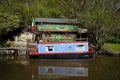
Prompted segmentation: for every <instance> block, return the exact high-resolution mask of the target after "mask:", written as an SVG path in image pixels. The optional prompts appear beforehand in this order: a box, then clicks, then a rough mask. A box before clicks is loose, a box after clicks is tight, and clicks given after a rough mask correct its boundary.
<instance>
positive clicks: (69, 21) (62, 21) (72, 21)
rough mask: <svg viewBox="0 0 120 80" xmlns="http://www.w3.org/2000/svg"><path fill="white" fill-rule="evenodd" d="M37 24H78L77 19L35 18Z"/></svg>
mask: <svg viewBox="0 0 120 80" xmlns="http://www.w3.org/2000/svg"><path fill="white" fill-rule="evenodd" d="M34 20H35V22H38V23H58V24H78V21H77V19H56V18H35V19H34Z"/></svg>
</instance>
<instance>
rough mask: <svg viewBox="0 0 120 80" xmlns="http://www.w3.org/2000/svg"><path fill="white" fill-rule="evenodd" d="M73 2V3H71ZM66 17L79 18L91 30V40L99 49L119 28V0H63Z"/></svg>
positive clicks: (63, 14) (82, 24)
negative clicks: (117, 8)
mask: <svg viewBox="0 0 120 80" xmlns="http://www.w3.org/2000/svg"><path fill="white" fill-rule="evenodd" d="M70 2H71V3H70ZM61 3H63V4H62V6H61V11H63V13H62V16H63V17H64V18H77V19H78V20H79V22H80V24H81V26H83V27H85V28H87V29H88V30H89V41H90V43H92V45H93V47H94V48H95V49H96V50H97V51H99V50H101V48H102V46H103V44H104V43H105V42H106V41H107V39H108V37H109V36H111V34H112V33H113V32H114V31H116V30H117V27H118V26H116V25H117V24H118V23H119V22H118V20H120V18H119V17H120V16H119V15H118V14H119V13H117V14H116V8H115V7H116V5H117V3H119V1H118V0H65V1H64V0H61Z"/></svg>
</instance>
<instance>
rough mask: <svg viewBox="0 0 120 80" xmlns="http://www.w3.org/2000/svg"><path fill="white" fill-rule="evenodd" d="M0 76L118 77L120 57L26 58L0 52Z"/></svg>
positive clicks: (49, 79)
mask: <svg viewBox="0 0 120 80" xmlns="http://www.w3.org/2000/svg"><path fill="white" fill-rule="evenodd" d="M0 80H120V57H112V56H95V58H93V59H67V60H66V59H59V60H57V59H54V60H46V59H42V60H38V59H36V60H29V58H27V57H26V56H0Z"/></svg>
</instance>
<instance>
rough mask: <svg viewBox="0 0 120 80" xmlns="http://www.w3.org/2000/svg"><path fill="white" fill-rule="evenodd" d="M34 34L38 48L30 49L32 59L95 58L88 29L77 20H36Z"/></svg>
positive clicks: (33, 28)
mask: <svg viewBox="0 0 120 80" xmlns="http://www.w3.org/2000/svg"><path fill="white" fill-rule="evenodd" d="M31 29H32V32H33V33H34V34H35V35H36V38H35V41H36V43H37V45H36V46H33V47H31V48H30V52H29V57H30V58H35V59H36V58H40V59H79V58H91V57H93V56H94V49H93V48H91V47H89V42H88V38H87V37H86V36H87V34H88V32H87V29H83V28H81V27H80V26H79V24H78V21H77V20H76V19H53V18H35V19H34V20H33V21H32V28H31Z"/></svg>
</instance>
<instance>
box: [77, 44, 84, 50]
mask: <svg viewBox="0 0 120 80" xmlns="http://www.w3.org/2000/svg"><path fill="white" fill-rule="evenodd" d="M76 50H77V51H81V50H84V45H76Z"/></svg>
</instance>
